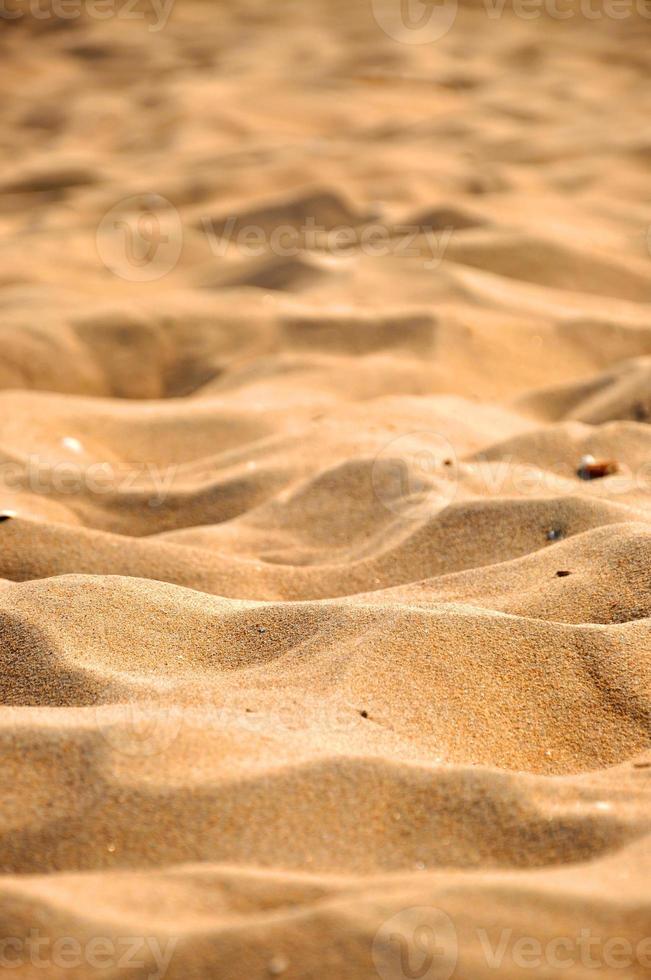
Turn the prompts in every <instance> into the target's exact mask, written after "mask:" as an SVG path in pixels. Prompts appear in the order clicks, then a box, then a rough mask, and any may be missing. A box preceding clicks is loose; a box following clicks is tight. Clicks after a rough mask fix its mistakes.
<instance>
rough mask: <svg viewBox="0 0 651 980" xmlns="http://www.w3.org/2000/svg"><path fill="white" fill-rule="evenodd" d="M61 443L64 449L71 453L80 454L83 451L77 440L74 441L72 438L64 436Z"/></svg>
mask: <svg viewBox="0 0 651 980" xmlns="http://www.w3.org/2000/svg"><path fill="white" fill-rule="evenodd" d="M61 443H62V444H63V445H64V446H65V448H66V449H69V450H70V451H71V452H73V453H80V452H82V451H83V448H84V447H83V446H82V444H81V443H80V442H79V439H74V438H73V437H72V436H64V438H63V439H62V440H61Z"/></svg>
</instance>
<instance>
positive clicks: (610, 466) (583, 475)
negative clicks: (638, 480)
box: [576, 455, 619, 480]
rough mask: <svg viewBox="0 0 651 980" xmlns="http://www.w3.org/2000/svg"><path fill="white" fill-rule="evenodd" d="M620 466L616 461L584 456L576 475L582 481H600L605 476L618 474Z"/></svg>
mask: <svg viewBox="0 0 651 980" xmlns="http://www.w3.org/2000/svg"><path fill="white" fill-rule="evenodd" d="M618 470H619V465H618V464H617V463H616V462H615V460H614V459H598V460H597V459H595V458H594V456H590V455H587V456H582V457H581V460H580V462H579V468H578V470H577V471H576V475H577V476H578V478H579V479H580V480H599V479H601V478H602V477H604V476H612V475H613V473H617V472H618Z"/></svg>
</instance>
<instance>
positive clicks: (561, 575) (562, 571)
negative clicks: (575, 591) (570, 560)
mask: <svg viewBox="0 0 651 980" xmlns="http://www.w3.org/2000/svg"><path fill="white" fill-rule="evenodd" d="M571 574H572V573H571V572H567V571H564V570H561V571H560V572H556V575H557V576H558V578H566V577H567V576H568V575H571Z"/></svg>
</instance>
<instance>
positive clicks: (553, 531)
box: [546, 527, 563, 541]
mask: <svg viewBox="0 0 651 980" xmlns="http://www.w3.org/2000/svg"><path fill="white" fill-rule="evenodd" d="M546 537H547V540H548V541H558V539H559V538H562V537H563V532H562V531H561V529H560V527H550V529H549V531H548V532H547V534H546Z"/></svg>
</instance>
